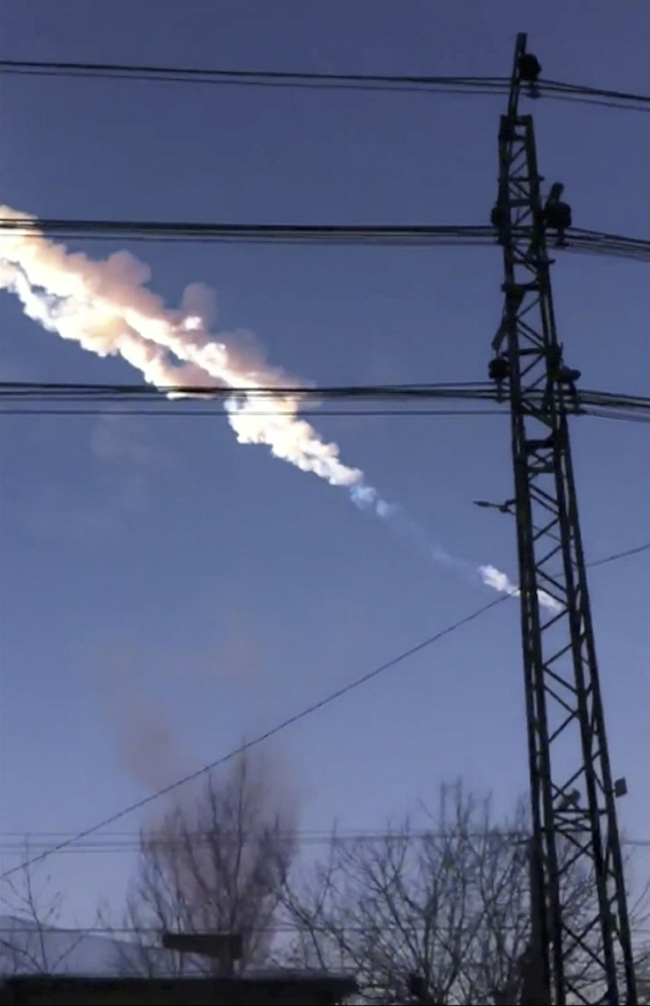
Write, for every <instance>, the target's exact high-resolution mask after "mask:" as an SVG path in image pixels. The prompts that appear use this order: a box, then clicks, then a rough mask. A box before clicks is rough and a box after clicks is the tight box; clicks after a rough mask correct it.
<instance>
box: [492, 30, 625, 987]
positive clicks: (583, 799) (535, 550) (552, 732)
mask: <svg viewBox="0 0 650 1006" xmlns="http://www.w3.org/2000/svg"><path fill="white" fill-rule="evenodd" d="M526 41H527V40H526V36H525V35H519V36H518V38H517V45H516V52H515V64H514V70H513V75H512V84H511V89H510V99H509V106H508V112H507V114H506V115H504V116H502V118H501V126H500V131H499V164H500V173H499V192H498V198H497V203H496V206H495V207H494V210H493V214H492V221H493V224H494V226H495V228H496V230H497V234H498V238H499V242H500V244H501V245H502V247H503V261H504V270H505V282H504V285H503V292H504V299H505V304H504V311H503V317H502V320H501V325H500V328H499V331H498V332H497V335H496V337H495V339H494V342H493V349H494V351H495V357H494V359H493V360H492V363H491V365H490V373H491V375H492V377H493V378H494V379H495V380H496V381H497V383H498V385H499V386H500V387H501V388H503V391H504V394H507V395H508V397H509V400H510V407H511V409H510V411H511V432H512V455H513V465H514V481H515V496H516V507H515V509H516V522H517V541H518V554H519V582H520V588H521V624H522V646H523V658H524V675H525V694H526V710H527V720H528V745H529V759H530V785H531V799H532V826H533V833H532V842H531V853H532V864H533V875H534V883H533V891H534V892H537V896H536V897H533V937H532V946H531V951H532V957H533V958H536V962H537V966H536V967H534V968H533V970H534V971H535V972H536V973H537V980H536V982H535V984H536V985H537V991H536V992H534V993H531V992H530V991H529V992H528V993H524V995H525V996H527V997H528V1001H529V1002H531V1003H532V1002H535V1003H537V1002H539V1003H543V1004H555V1006H564V1004H569V1003H592V1004H594V1003H602V1004H611V1006H619V1004H628V1006H633V1004H635V1003H636V993H635V979H634V967H633V959H632V944H631V935H630V924H629V917H628V911H627V904H626V893H625V886H624V879H623V864H622V857H621V847H620V841H619V833H618V826H617V821H616V809H615V799H616V797H617V796H619V795H622V793H623V791H624V781H623V780H619V781H618V782H617V783H614V782H613V780H612V775H611V769H610V761H609V753H608V748H607V739H606V735H605V724H604V718H603V705H602V698H601V691H600V684H599V675H598V666H597V661H596V651H595V645H594V634H593V626H592V618H591V610H590V604H589V591H588V587H587V576H586V572H585V560H584V554H583V548H582V541H581V536H580V523H579V518H578V503H577V497H576V488H575V481H574V473H573V466H572V461H571V448H570V443H569V425H568V415H569V413H570V412H571V411H572V409H573V408H574V401H575V397H574V396H575V381H577V380H578V378H579V377H580V374H579V372H578V371H575V370H570V369H569V368H568V367H567V366H566V365H565V363H564V359H563V347H562V345H561V344H560V342H559V341H558V335H557V330H556V325H555V317H554V313H553V300H552V294H551V278H550V267H551V265H552V259H551V258H550V256H549V249H548V247H547V233H548V232H549V231H552V232H554V233H557V236H558V243H562V241H563V240H564V230H565V228H566V227H568V226H570V223H571V220H570V209H569V207H568V206H567V205H566V204H565V203H564V202H562V199H561V197H562V186H560V185H557V184H556V185H554V186H552V188H550V194H549V197H548V198H547V199H546V200H545V201H543V200H542V195H541V190H542V183H543V179H542V178H541V177H540V175H539V171H538V167H537V154H536V149H535V135H534V130H533V119H532V116H530V115H520V114H519V95H520V91H521V89H522V87H530V89H531V92H532V93H533V95H534V94H535V90H536V86H537V85H536V80H537V77H538V75H539V73H540V69H541V68H540V66H539V63H538V62H537V60H536V58H535V57H534V56H533V55H532V54H530V53H528V52H527V51H526ZM540 392H541V394H540ZM576 869H578V870H582V871H584V872H585V873H588V874H589V876H590V878H591V882H592V883H593V885H594V890H595V892H596V894H597V907H596V908H595V909H594V910H593V912H592V913H591V914H589V913H587V914H584V913H583V914H581V915H579V916H578V917H576V915H575V913H574V914H573V915H572V914H571V913H570V912H569V911H565V906H564V904H563V898H564V896H565V884H564V880H565V878H566V876H567V873H568V871H569V870H576ZM535 905H536V906H537V909H536V910H535ZM585 961H586V962H587V970H588V985H587V984H586V983H585ZM578 965H580V966H578Z"/></svg>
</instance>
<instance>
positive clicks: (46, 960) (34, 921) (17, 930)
mask: <svg viewBox="0 0 650 1006" xmlns="http://www.w3.org/2000/svg"><path fill="white" fill-rule="evenodd" d="M31 858H32V857H31V853H30V849H29V846H28V845H26V846H25V850H24V854H23V861H24V862H26V863H27V862H29V861H30V859H31ZM38 872H39V871H38V868H37V869H36V871H35V870H34V869H33V868H32V867H29V866H26V867H25V868H24V869H23V870H21V871H20V872H19V873H18V874H17V875H15V876H11V877H5V878H3V880H2V893H1V895H0V903H1V904H2V909H3V911H2V916H3V920H2V932H0V973H1V974H4V975H7V974H55V973H56V972H57V971H59V972H60V971H61V970H63V969H64V968H65V965H66V963H67V962H68V960H69V958H70V957H71V956H72V955H73V953H74V951H75V950H76V948H77V947H78V946H79V944H80V943H81V942H82V940H83V939H84V936H85V933H84V932H83V931H81V930H74V931H70V930H64V929H62V928H61V922H62V917H63V908H64V899H63V895H62V893H61V892H60V891H58V890H55V889H53V887H52V881H51V877H50V876H43V877H41V878H40V879H38V876H37V874H38Z"/></svg>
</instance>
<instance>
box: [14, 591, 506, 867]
mask: <svg viewBox="0 0 650 1006" xmlns="http://www.w3.org/2000/svg"><path fill="white" fill-rule="evenodd" d="M509 596H510V595H509V594H505V595H503V597H498V598H497V599H496V600H494V601H490V602H489V604H484V605H482V607H480V608H477V609H476V611H473V612H472V613H471V614H469V615H465V617H464V618H461V619H459V621H457V622H454V623H453V624H452V625H449V626H447V627H446V628H445V629H441V630H440V631H439V632H436V633H434V635H432V636H429V637H428V638H427V639H424V640H423V641H422V642H420V643H417V644H416V645H415V646H412V647H410V648H409V649H408V650H404V651H403V652H402V653H400V654H399V655H398V656H397V657H393V658H392V659H391V660H388V661H386V663H384V664H381V665H380V666H379V667H376V668H374V670H372V671H368V672H367V673H366V674H363V675H361V677H358V678H355V679H354V681H351V682H349V683H348V684H347V685H343V686H342V687H341V688H337V689H336V690H335V691H333V692H330V693H329V695H326V696H325V697H324V698H322V699H319V700H318V701H317V702H313V703H312V704H311V705H309V706H306V707H305V708H304V709H303V710H301V711H300V712H298V713H294V714H293V715H292V716H288V717H287V718H286V719H284V720H282V721H281V722H280V723H278V724H277V725H276V726H274V727H271V728H270V729H269V730H266V731H264V733H261V734H258V736H257V737H255V738H253V740H251V741H247V742H245V743H244V744H240V745H239V747H237V748H234V749H233V750H232V751H229V752H228V754H226V755H223V756H222V757H221V758H217V759H216V760H215V761H213V762H210V763H209V764H207V765H204V766H203V767H202V768H200V769H197V770H196V771H195V772H191V773H190V774H189V775H186V776H184V777H183V778H182V779H178V780H176V782H173V783H170V784H169V785H168V786H164V787H162V788H161V789H159V790H156V792H154V793H150V794H149V795H148V796H145V797H143V798H142V799H140V800H137V801H136V802H135V803H132V804H130V805H129V806H128V807H125V808H123V809H122V810H120V811H117V812H116V813H115V814H111V815H110V816H109V817H106V818H104V820H103V821H100V822H99V823H98V824H94V825H92V826H91V827H90V828H85V829H84V830H83V831H80V832H77V834H76V835H73V836H71V837H69V838H67V839H64V840H63V841H61V842H58V843H56V844H55V845H53V846H52V847H51V848H50V849H48V850H46V851H45V852H42V853H39V854H38V855H36V856H32V857H30V858H29V859H27V860H25V861H24V862H23V863H21V864H19V865H18V866H14V867H11V869H9V870H6V871H5V872H4V873H2V874H0V880H4V879H6V878H7V877H10V876H12V875H13V874H15V873H18V872H19V871H20V870H24V869H28V868H29V867H31V866H35V865H36V864H37V863H40V862H42V861H43V860H44V859H47V858H48V857H49V856H52V855H54V854H55V853H58V852H63V851H64V850H65V849H68V848H69V847H70V846H72V845H76V843H77V842H82V841H83V840H84V839H86V838H90V837H91V836H92V835H95V834H96V833H97V832H98V831H102V830H103V829H104V828H108V827H110V825H112V824H115V823H116V822H117V821H121V820H122V819H123V818H124V817H127V815H129V814H132V813H134V812H135V811H136V810H141V809H142V808H143V807H146V806H147V805H148V804H150V803H153V802H154V801H155V800H159V799H160V798H161V797H163V796H167V795H168V794H169V793H173V792H174V791H175V790H177V789H179V788H180V787H181V786H185V785H186V784H187V783H189V782H193V781H194V780H195V779H199V778H200V777H201V776H204V775H206V773H208V772H212V771H213V770H214V769H216V768H219V767H220V766H222V765H225V764H226V763H227V762H229V761H232V760H233V759H234V758H237V757H238V756H239V755H242V754H244V753H245V752H246V751H249V750H251V748H254V747H257V746H259V745H260V744H262V743H263V742H264V741H267V740H270V738H271V737H274V736H276V735H277V734H279V733H280V732H281V731H283V730H286V729H287V727H290V726H293V725H294V724H296V723H299V722H300V721H301V720H304V719H306V718H307V717H308V716H311V715H312V714H313V713H316V712H319V711H320V710H321V709H324V708H325V707H326V706H329V705H331V704H332V703H333V702H335V701H336V700H337V699H340V698H343V696H344V695H348V694H349V693H350V692H353V691H355V690H356V689H357V688H360V687H361V686H362V685H366V684H368V683H369V682H370V681H372V680H374V679H375V678H378V677H379V676H380V675H381V674H384V673H385V672H386V671H389V670H392V668H394V667H397V665H398V664H401V663H403V662H404V661H405V660H407V659H409V658H410V657H413V656H415V655H416V654H417V653H421V652H422V651H423V650H425V649H427V648H428V647H429V646H432V645H433V644H434V643H437V642H439V640H441V639H443V638H444V637H445V636H449V635H451V634H452V633H453V632H456V631H457V630H458V629H460V628H462V627H463V626H465V625H469V623H470V622H473V621H475V620H476V619H477V618H479V617H480V616H481V615H483V614H485V613H486V612H488V611H490V610H491V609H492V608H496V607H497V606H498V605H499V604H502V603H503V602H504V601H505V600H507V599H508V598H509Z"/></svg>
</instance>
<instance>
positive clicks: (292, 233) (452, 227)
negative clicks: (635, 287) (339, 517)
mask: <svg viewBox="0 0 650 1006" xmlns="http://www.w3.org/2000/svg"><path fill="white" fill-rule="evenodd" d="M523 230H525V228H523V229H522V233H523ZM3 231H7V232H10V233H17V234H20V235H21V236H22V237H29V236H30V235H36V236H38V235H40V234H41V233H45V234H47V235H48V236H58V237H67V238H76V239H80V240H81V239H83V240H93V241H108V240H114V239H116V238H120V239H124V238H127V237H128V238H129V240H131V241H159V242H166V241H182V242H201V243H202V242H206V243H212V242H243V243H248V244H265V243H274V244H296V243H297V244H318V245H335V246H340V245H360V246H390V247H393V246H425V247H430V246H432V245H460V246H464V247H467V246H470V247H471V246H482V245H494V244H496V243H497V232H496V230H495V229H494V228H493V227H492V226H487V225H478V226H475V225H464V224H463V225H458V224H441V225H428V224H422V225H420V224H406V225H393V224H386V225H363V224H360V225H348V224H241V223H221V222H208V223H196V222H189V221H137V220H69V219H68V220H64V219H61V220H57V219H53V218H48V219H40V220H36V219H33V218H29V217H25V218H22V219H17V218H0V234H1V233H2V232H3ZM557 251H575V252H580V253H586V254H596V255H611V256H615V257H619V258H627V259H635V260H637V261H643V262H645V261H649V260H650V241H645V240H642V239H639V238H629V237H625V236H623V235H620V234H606V233H604V232H602V231H594V230H587V229H584V228H572V229H570V230H569V231H567V241H566V245H563V247H562V248H559V249H557Z"/></svg>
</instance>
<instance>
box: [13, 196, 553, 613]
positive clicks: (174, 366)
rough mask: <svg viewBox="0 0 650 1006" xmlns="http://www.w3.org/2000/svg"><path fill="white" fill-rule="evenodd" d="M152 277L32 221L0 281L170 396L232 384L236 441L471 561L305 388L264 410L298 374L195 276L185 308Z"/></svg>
mask: <svg viewBox="0 0 650 1006" xmlns="http://www.w3.org/2000/svg"><path fill="white" fill-rule="evenodd" d="M0 217H1V218H2V220H4V221H11V220H14V221H25V220H30V221H31V220H34V219H35V218H33V217H29V216H28V215H27V214H24V213H19V212H17V211H15V210H12V209H10V208H9V207H7V206H1V207H0ZM150 279H151V272H150V270H149V268H148V267H147V266H146V265H144V264H143V263H142V262H140V261H139V260H138V259H136V258H135V257H134V256H133V255H131V254H130V253H129V252H126V251H121V252H116V253H115V254H113V255H110V256H109V257H108V258H107V259H105V260H102V261H94V260H92V259H90V258H88V257H87V256H86V255H84V254H82V253H79V252H75V253H70V252H68V250H67V248H66V247H65V246H64V245H62V244H57V243H55V242H52V241H49V240H48V239H47V238H46V237H45V235H44V234H43V233H42V232H41V231H39V230H38V229H36V228H32V227H31V226H30V228H29V231H28V232H25V231H23V232H22V233H21V230H20V228H19V227H17V228H16V229H15V230H6V231H4V232H3V233H2V240H1V256H0V288H2V289H6V290H9V291H11V292H12V293H14V294H16V296H17V297H18V298H19V299H20V301H21V303H22V305H23V308H24V311H25V313H26V315H27V316H28V317H30V318H32V319H33V320H34V321H36V322H38V323H39V324H40V325H42V326H43V327H44V328H45V329H47V330H48V331H50V332H55V333H57V334H58V335H59V336H60V337H61V338H63V339H69V340H72V341H74V342H77V343H78V344H79V345H80V346H81V347H82V348H83V349H86V350H88V351H90V352H93V353H96V354H97V355H98V356H121V357H122V358H123V359H124V360H126V362H127V363H129V364H130V365H131V366H133V367H135V368H136V369H137V370H139V371H140V373H141V374H142V376H143V378H144V380H145V381H146V382H147V383H148V384H151V385H153V386H154V387H156V388H158V389H159V390H160V391H161V392H162V393H164V394H167V395H168V396H170V397H171V396H172V395H173V394H174V393H173V391H171V389H173V388H175V387H176V388H178V387H184V388H189V389H191V388H196V390H197V392H200V390H201V389H202V388H206V387H209V386H215V385H218V386H222V387H224V388H230V389H231V390H232V394H231V395H230V396H229V397H228V398H227V399H226V401H225V409H226V411H227V414H228V419H229V422H230V425H231V427H232V429H233V431H234V432H235V435H236V437H237V440H238V441H239V443H242V444H266V446H267V447H269V448H270V450H271V453H272V454H273V455H274V456H275V457H277V458H280V459H282V460H283V461H287V462H289V464H292V465H295V466H296V467H297V468H299V469H301V470H302V471H305V472H313V473H314V474H315V475H317V476H318V477H319V478H322V479H324V480H325V481H326V482H329V483H330V485H333V486H340V487H343V488H346V489H347V490H348V492H349V493H350V497H351V499H352V501H353V502H354V503H355V505H356V506H358V507H359V508H360V509H362V510H365V511H368V512H371V513H373V514H374V515H375V516H377V517H380V518H381V519H383V520H385V521H387V522H388V523H389V524H390V525H391V526H392V527H394V528H395V530H397V531H398V532H399V533H400V534H401V535H406V537H408V538H410V539H411V540H412V541H413V542H414V543H416V544H419V546H420V547H422V546H423V547H424V550H425V551H426V552H427V553H428V554H429V556H430V558H431V559H432V560H433V561H435V562H437V563H439V564H442V565H444V566H447V567H453V568H456V569H461V570H464V569H466V568H469V569H470V570H471V567H468V566H467V564H466V563H464V562H463V561H462V560H457V559H454V558H453V557H452V556H449V555H448V554H447V553H446V552H445V550H444V549H442V548H441V547H440V546H438V545H436V544H435V543H433V544H429V543H428V540H427V536H426V532H424V531H422V530H421V529H419V528H418V526H417V525H416V524H414V523H413V522H412V521H411V520H410V518H408V517H407V516H406V515H405V514H404V512H403V510H402V509H401V508H400V507H398V506H394V505H392V504H388V503H386V502H385V501H384V500H383V499H382V498H381V497H380V495H379V494H378V492H377V490H376V489H374V488H373V487H372V486H369V485H368V484H367V483H366V481H365V477H364V474H363V472H362V471H361V470H360V469H358V468H351V467H349V466H348V465H346V464H345V463H344V462H343V461H342V460H341V457H340V451H339V447H338V445H337V444H335V443H331V442H330V443H328V442H326V441H324V440H323V439H321V437H320V436H319V435H318V433H317V432H316V430H315V429H314V428H313V426H311V425H310V424H309V423H308V422H306V421H305V420H304V419H302V418H301V416H300V405H301V397H300V394H299V392H298V391H296V392H295V393H293V392H292V391H288V392H286V393H284V394H278V395H273V396H268V398H265V400H264V410H263V411H264V414H263V415H260V411H261V410H260V402H259V398H257V397H256V394H255V392H260V391H264V390H268V389H273V388H286V387H287V385H289V386H291V385H292V384H293V383H297V382H294V381H292V380H291V379H290V378H289V379H288V378H287V377H286V375H285V374H284V373H283V372H282V371H280V370H276V369H274V368H272V367H269V366H268V365H267V364H266V363H264V362H262V361H261V360H254V359H253V358H248V357H247V354H241V353H239V354H238V352H237V349H236V347H235V346H233V345H232V344H229V340H228V338H227V337H226V336H223V335H220V336H218V337H215V336H213V335H211V334H210V325H211V323H212V322H213V321H214V315H215V313H216V312H215V305H214V298H213V295H212V294H211V293H210V292H209V291H207V290H206V289H205V288H204V287H203V286H202V285H200V284H191V285H190V286H188V287H187V289H186V291H185V294H184V297H183V302H182V306H181V309H180V310H178V311H171V310H169V309H168V308H166V307H165V304H164V303H163V301H162V299H161V298H160V297H158V296H157V295H156V294H154V293H152V292H151V291H150V290H149V289H148V288H147V287H146V284H147V283H148V282H149V280H150ZM477 574H478V576H479V577H480V579H481V581H482V582H483V583H484V584H486V585H487V586H489V587H491V588H492V589H494V590H497V591H500V592H501V593H507V594H509V593H515V592H516V586H514V585H513V584H511V583H510V581H509V579H508V577H507V576H506V575H505V573H500V572H499V571H498V570H496V569H494V567H492V566H481V567H479V568H478V570H474V575H477ZM540 601H541V602H542V603H543V604H544V605H545V606H547V607H549V608H555V607H556V602H555V601H554V600H553V599H552V598H550V597H549V596H548V595H546V594H544V595H540Z"/></svg>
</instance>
